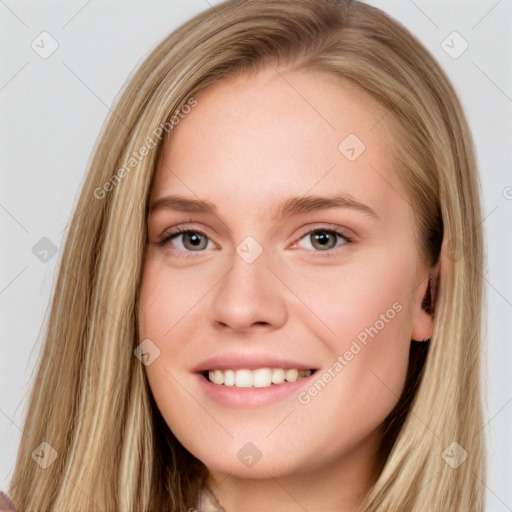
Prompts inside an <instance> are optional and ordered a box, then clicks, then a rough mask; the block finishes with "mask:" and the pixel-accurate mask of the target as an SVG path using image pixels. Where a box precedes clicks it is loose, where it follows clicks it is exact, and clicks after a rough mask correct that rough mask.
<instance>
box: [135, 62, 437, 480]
mask: <svg viewBox="0 0 512 512" xmlns="http://www.w3.org/2000/svg"><path fill="white" fill-rule="evenodd" d="M195 98H196V100H197V106H196V107H195V108H194V109H193V110H192V112H191V113H190V114H188V115H187V116H186V117H185V118H184V119H182V120H181V121H180V123H179V125H178V126H177V127H176V128H175V129H174V130H173V132H172V136H171V138H170V139H169V140H168V141H167V142H166V144H165V146H164V150H163V152H162V155H161V158H160V161H159V164H158V168H157V171H156V177H155V182H154V186H153V189H152V194H151V198H150V213H149V216H148V232H149V243H148V247H147V251H146V256H145V262H144V271H143V279H142V284H141V293H140V303H139V326H140V332H139V335H140V340H141V341H142V340H144V339H149V340H151V343H152V344H154V345H151V346H156V347H158V349H159V351H160V355H159V356H158V357H156V359H154V361H153V362H152V363H151V364H149V365H147V366H146V367H145V368H146V372H147V377H148V380H149V385H150V388H151V391H152V393H153V396H154V398H155V400H156V403H157V405H158V407H159V410H160V411H161V414H162V416H163V417H164V419H165V421H166V423H167V425H168V426H169V428H170V429H171V430H172V431H173V433H174V434H175V436H176V437H177V438H178V440H179V441H180V442H181V443H182V444H183V445H184V446H185V447H186V448H187V449H188V450H189V451H190V452H191V453H192V454H194V455H195V456H196V457H197V458H198V459H200V460H201V461H203V462H204V463H205V464H206V466H207V467H208V468H209V469H210V471H214V472H219V473H226V474H227V473H230V474H235V475H240V476H242V477H250V478H264V477H266V476H268V473H269V472H270V473H271V474H272V475H274V476H279V475H290V474H293V473H296V472H307V471H310V470H313V469H315V470H317V469H319V468H322V467H324V468H325V467H330V468H336V467H340V466H341V465H343V464H348V463H349V461H350V464H351V465H352V467H355V465H357V464H359V465H360V466H361V467H362V466H364V465H367V464H368V461H369V460H370V459H371V458H372V457H374V455H375V451H376V449H377V446H378V442H379V440H380V437H381V434H382V433H381V430H380V425H381V424H382V422H383V420H384V419H385V417H386V416H387V415H388V414H389V413H390V411H391V410H392V408H393V406H394V405H395V404H396V402H397V400H398V397H399V395H400V393H401V391H402V389H403V386H404V381H405V376H406V370H407V362H408V354H409V347H410V342H411V339H425V338H427V337H429V335H430V331H431V328H432V321H431V318H430V316H429V315H428V314H427V313H425V312H424V311H423V310H422V309H421V300H422V298H423V295H424V293H425V290H426V286H427V276H428V268H426V267H425V266H424V265H423V264H421V263H420V261H421V260H420V257H419V255H418V251H417V244H416V239H415V229H414V219H413V213H412V207H411V205H410V202H411V201H410V200H409V199H408V198H407V195H406V193H405V192H404V190H403V188H402V185H401V183H400V181H399V179H398V175H397V174H396V169H395V160H394V153H395V152H396V151H398V147H399V145H398V142H397V141H396V140H394V138H393V133H392V130H391V129H390V127H389V126H387V125H386V124H385V121H386V120H385V119H384V120H381V121H380V122H378V121H379V120H380V119H381V118H382V116H383V115H384V113H385V112H383V111H382V110H381V109H380V108H379V107H378V105H376V104H375V103H374V102H373V101H372V100H371V99H369V98H368V97H366V96H365V94H364V93H363V92H361V91H360V90H359V89H357V88H355V87H354V86H353V85H351V84H349V83H346V82H343V81H341V80H340V79H339V78H335V77H331V76H329V75H326V74H320V73H318V72H313V71H289V70H288V71H285V70H281V71H279V72H276V71H275V70H271V69H269V70H264V71H261V72H259V73H258V74H253V75H245V76H243V77H237V78H236V79H235V78H231V79H227V80H222V81H219V82H218V83H216V84H214V85H213V86H210V87H209V88H207V89H206V90H204V91H202V92H201V93H200V94H198V95H196V96H195ZM363 144H364V146H363ZM210 379H211V380H213V381H214V382H212V381H211V380H210Z"/></svg>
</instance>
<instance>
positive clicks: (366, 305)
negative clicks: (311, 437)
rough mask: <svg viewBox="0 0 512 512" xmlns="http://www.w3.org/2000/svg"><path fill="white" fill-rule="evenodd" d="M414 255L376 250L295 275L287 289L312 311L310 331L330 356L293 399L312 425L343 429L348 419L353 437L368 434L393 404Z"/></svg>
mask: <svg viewBox="0 0 512 512" xmlns="http://www.w3.org/2000/svg"><path fill="white" fill-rule="evenodd" d="M414 258H415V256H414V253H413V252H411V253H410V254H402V255H400V256H397V255H396V254H394V253H393V252H392V251H389V252H386V251H381V252H379V254H378V256H376V255H375V254H373V255H372V254H368V257H366V256H363V255H361V258H354V259H353V260H351V262H350V264H347V265H340V266H338V267H331V266H329V268H327V267H325V268H317V269H316V270H315V271H314V272H312V271H311V269H310V271H309V272H307V273H306V272H304V273H302V274H301V275H304V276H305V277H304V278H303V279H301V281H300V284H298V285H297V286H298V288H297V289H295V290H294V291H295V292H296V293H297V295H298V296H300V297H301V299H302V300H303V302H304V303H305V304H307V305H308V306H309V307H310V308H311V310H312V311H313V312H314V313H315V314H314V315H309V316H306V318H309V319H310V320H309V321H308V322H309V323H308V328H309V331H312V332H313V333H314V335H315V337H317V338H318V339H321V340H323V343H324V345H325V346H326V348H327V349H328V353H329V354H330V360H329V361H328V362H327V365H326V367H324V368H323V369H322V371H321V372H319V374H318V375H317V379H316V380H315V381H314V382H313V383H312V386H310V387H309V388H307V389H306V390H305V392H304V393H303V394H302V396H301V397H298V398H299V402H300V403H301V404H302V405H305V406H307V407H306V408H305V409H306V410H308V411H309V412H308V414H311V415H312V416H313V417H317V418H318V419H319V428H320V423H322V422H323V421H329V420H332V421H333V422H334V424H336V425H338V426H339V427H340V428H341V427H343V428H345V433H349V432H350V431H354V422H355V424H356V425H357V429H356V430H357V432H358V435H360V434H361V433H362V432H363V431H364V430H365V429H366V431H367V432H368V433H369V432H371V431H372V429H374V428H375V427H376V426H377V425H378V424H379V423H380V422H382V420H383V419H384V418H385V417H386V416H387V414H388V413H389V412H390V411H391V409H392V408H393V407H394V405H395V404H396V402H397V400H398V398H399V396H400V394H401V392H402V389H403V385H404V382H405V377H406V373H407V365H408V357H409V347H410V333H411V325H412V312H413V309H412V303H411V296H412V295H411V291H412V290H413V288H414V268H415V259H414ZM292 270H293V269H290V272H292ZM295 271H297V269H295ZM306 276H307V277H306ZM298 313H299V312H298V311H297V315H298ZM333 404H335V405H334V407H333ZM326 415H327V416H329V417H328V418H326ZM320 418H321V420H320Z"/></svg>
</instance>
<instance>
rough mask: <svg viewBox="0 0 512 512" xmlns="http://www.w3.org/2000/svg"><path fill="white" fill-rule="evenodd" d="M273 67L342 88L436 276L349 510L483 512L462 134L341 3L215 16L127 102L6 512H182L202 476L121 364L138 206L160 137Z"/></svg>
mask: <svg viewBox="0 0 512 512" xmlns="http://www.w3.org/2000/svg"><path fill="white" fill-rule="evenodd" d="M277 65H284V66H289V67H294V68H303V69H316V70H323V71H326V72H328V73H331V74H334V75H337V76H340V77H344V79H348V80H351V81H352V83H354V84H356V85H357V86H359V87H360V88H361V89H362V90H364V91H366V92H367V93H368V94H370V95H371V96H372V97H373V98H375V99H376V100H377V101H378V102H379V103H380V105H381V106H383V107H384V109H385V112H386V115H385V122H388V123H390V126H392V127H393V130H394V132H393V133H394V135H395V138H396V141H397V142H396V146H397V148H396V150H395V153H396V156H397V159H398V162H399V168H398V169H397V170H398V172H399V173H400V176H401V178H402V181H403V183H404V184H405V186H406V189H407V192H408V197H409V200H410V202H411V204H412V205H413V206H414V211H415V215H416V225H417V237H418V250H419V252H420V255H421V257H422V258H423V259H424V260H425V261H428V262H429V264H430V265H431V266H432V267H433V268H437V267H436V265H438V263H440V276H439V278H438V279H437V281H436V280H435V279H434V280H433V281H432V283H433V284H432V286H431V291H433V290H434V289H436V293H435V301H434V299H432V304H431V305H430V307H431V308H432V309H434V333H433V336H432V339H431V341H430V343H429V346H428V349H425V348H417V347H416V344H414V343H413V344H412V347H411V356H410V365H409V374H408V378H407V382H406V385H405V389H404V393H403V396H402V397H400V400H399V403H398V404H397V407H396V408H395V409H394V410H393V411H392V414H390V416H389V417H388V418H387V420H386V425H387V431H386V435H385V437H384V439H383V442H382V449H381V460H380V462H379V463H380V467H379V475H378V478H377V479H376V481H375V483H374V485H373V486H372V488H371V489H370V491H369V493H368V495H367V496H366V497H365V500H364V503H363V504H362V507H363V508H362V510H363V511H364V512H384V511H389V512H420V511H427V510H428V512H441V511H442V512H446V511H448V510H449V511H450V512H456V511H458V512H468V511H474V512H483V510H484V489H485V484H484V482H485V471H486V463H485V439H484V437H483V434H482V432H481V428H482V425H483V407H482V403H481V400H482V397H481V382H480V379H481V377H480V371H481V370H480V365H481V361H480V358H481V353H480V350H481V347H480V345H481V337H482V336H481V311H482V293H483V292H482V288H483V287H482V277H481V274H482V266H483V262H482V259H483V256H482V252H483V251H482V232H481V227H480V221H481V212H480V197H479V184H478V178H477V171H476V166H475V158H474V151H473V145H472V140H471V136H470V132H469V129H468V125H467V122H466V120H465V117H464V114H463V112H462V109H461V106H460V104H459V101H458V99H457V97H456V94H455V92H454V90H453V88H452V86H451V84H450V82H449V80H448V79H447V77H446V76H445V74H444V73H443V72H442V70H441V69H440V68H439V66H438V64H437V63H436V62H435V60H434V59H433V57H432V56H431V55H430V54H429V53H428V52H427V51H426V50H425V49H424V48H423V47H422V45H421V44H420V43H419V42H418V41H417V40H416V39H415V38H414V37H413V36H412V35H411V34H410V33H409V32H408V31H407V30H406V29H405V28H403V27H402V26H401V25H400V24H398V23H397V22H395V21H393V20H392V19H390V18H389V17H388V16H387V15H385V14H384V13H383V12H381V11H380V10H378V9H376V8H373V7H370V6H368V5H365V4H363V3H360V2H356V1H349V0H339V1H335V0H272V1H265V0H250V1H247V0H231V1H227V2H225V3H222V4H220V5H218V6H216V7H213V8H211V9H209V10H207V11H205V12H203V13H201V14H200V15H198V16H196V17H195V18H194V19H192V20H190V21H189V22H187V23H186V24H184V25H183V26H182V27H180V28H179V29H178V30H176V31H175V32H174V33H172V34H171V35H169V36H168V37H167V38H166V39H165V40H164V41H163V42H162V43H161V44H160V45H159V46H158V47H157V48H156V49H155V50H154V51H153V52H152V53H151V54H150V55H149V57H148V58H147V59H146V60H145V61H144V63H143V64H142V65H141V67H140V69H138V71H137V72H136V73H135V75H134V76H133V78H132V79H131V80H130V82H129V84H128V85H127V86H126V88H125V90H124V92H123V94H122V96H121V97H120V99H119V101H118V104H117V106H116V107H115V110H114V113H113V115H112V116H111V117H110V119H109V121H108V123H107V125H106V127H105V129H104V132H103V134H102V136H101V138H100V139H99V142H98V144H97V147H96V150H95V154H94V158H93V159H92V161H91V165H90V170H89V172H88V175H87V178H86V180H85V183H84V185H83V189H82V192H81V195H80V199H79V202H78V205H77V207H76V211H75V213H74V217H73V221H72V224H71V227H70V230H69V234H68V236H67V240H66V244H65V249H64V252H63V256H62V261H61V267H60V272H59V276H58V281H57V284H56V289H55V293H54V297H53V302H52V307H51V313H50V316H49V320H48V322H47V325H46V329H45V343H44V349H43V353H42V359H41V363H40V366H39V368H38V371H37V377H36V380H35V385H34V387H33V390H32V394H31V397H30V402H29V407H28V411H27V416H26V420H25V424H24V427H23V430H24V437H23V439H22V442H21V445H20V448H19V452H18V458H17V462H16V466H15V470H14V474H13V477H12V480H11V484H10V488H9V493H10V495H11V497H12V498H13V501H14V503H15V505H16V508H17V510H18V511H19V512H23V511H27V512H28V511H34V510H36V511H45V512H49V511H53V512H64V511H65V512H68V511H70V510H72V511H74V512H81V511H85V510H96V509H100V510H103V511H125V512H133V511H144V512H149V511H150V510H152V511H154V512H157V511H158V512H163V511H165V510H169V511H171V510H172V511H182V512H183V511H186V510H188V509H189V508H190V507H193V506H194V493H195V492H196V490H197V489H198V487H199V486H200V485H201V482H202V480H203V478H204V476H205V472H206V468H205V467H204V465H203V464H202V463H201V462H200V461H198V460H197V459H196V458H195V457H193V456H192V455H191V454H190V453H188V451H187V450H185V449H184V448H183V447H182V446H181V445H180V443H179V442H178V441H177V440H176V439H175V438H174V436H173V435H172V433H171V432H170V431H169V429H168V427H167V425H166V424H165V422H164V421H163V419H162V417H161V415H160V413H159V411H158V408H157V406H156V404H155V402H154V400H153V397H152V395H151V392H150V389H149V386H148V383H147V380H146V375H145V371H144V367H143V365H142V364H141V362H140V361H139V359H138V358H137V357H135V355H134V349H135V348H136V347H137V345H138V344H139V343H140V340H139V339H138V332H137V321H136V320H137V318H136V317H137V301H138V291H139V287H140V281H141V274H142V268H143V260H144V252H145V244H146V237H147V233H146V216H147V203H148V198H149V194H150V191H151V185H152V180H153V176H154V172H155V168H156V163H157V160H158V157H159V154H160V151H161V148H162V144H163V141H164V140H165V137H164V135H166V133H167V132H169V131H170V126H173V125H174V124H175V120H176V119H177V118H178V117H179V116H180V115H181V113H182V112H183V111H184V108H185V106H186V105H187V102H188V104H189V106H190V104H191V103H190V98H192V97H193V95H194V94H195V93H197V92H198V91H200V90H202V89H204V88H205V87H207V86H208V85H209V84H212V83H213V82H216V81H217V80H219V79H221V78H222V77H227V76H232V75H234V74H238V73H241V72H243V71H247V70H257V69H259V67H263V66H277ZM171 120H172V123H171ZM166 123H167V124H166ZM143 147H146V148H147V149H146V150H142V149H141V148H143ZM436 282H437V286H434V284H435V283H436ZM432 297H434V294H433V293H432ZM434 302H435V304H434ZM418 345H419V344H418ZM424 346H425V345H421V347H424ZM42 442H47V443H49V445H51V447H52V448H53V449H54V450H55V451H56V453H57V458H56V459H55V461H54V462H53V463H52V464H51V465H50V466H49V467H47V468H45V469H43V468H42V467H41V466H40V465H38V464H37V463H36V462H35V459H33V458H32V452H33V451H34V449H35V448H36V447H38V446H39V445H40V444H41V443H42ZM453 443H458V444H453ZM465 454H467V459H466V460H463V459H464V457H465V456H466V455H465ZM454 457H455V459H454ZM453 460H457V461H458V462H457V463H453V462H452V461H453Z"/></svg>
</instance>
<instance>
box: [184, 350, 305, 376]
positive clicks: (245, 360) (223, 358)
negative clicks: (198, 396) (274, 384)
mask: <svg viewBox="0 0 512 512" xmlns="http://www.w3.org/2000/svg"><path fill="white" fill-rule="evenodd" d="M258 368H283V369H285V370H287V369H291V368H297V370H314V369H315V368H314V367H313V366H311V365H310V364H304V363H300V362H298V361H297V360H293V359H287V358H283V357H275V356H269V355H268V354H251V355H247V354H220V355H216V356H212V357H209V358H207V359H204V360H203V361H201V362H200V363H199V364H197V365H196V366H194V367H193V368H192V371H193V372H194V373H200V372H204V371H207V370H241V369H246V370H256V369H258Z"/></svg>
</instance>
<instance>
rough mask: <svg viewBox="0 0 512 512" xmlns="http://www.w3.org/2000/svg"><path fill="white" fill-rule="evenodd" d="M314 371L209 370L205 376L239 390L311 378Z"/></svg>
mask: <svg viewBox="0 0 512 512" xmlns="http://www.w3.org/2000/svg"><path fill="white" fill-rule="evenodd" d="M312 373H313V370H299V369H297V368H289V369H284V368H257V369H254V370H248V369H240V370H219V369H216V370H209V371H207V372H205V376H206V377H207V378H208V380H209V381H210V382H212V383H213V384H217V385H219V386H233V387H237V388H268V387H271V386H278V385H280V384H284V383H285V382H296V381H298V380H301V379H303V378H305V377H309V376H310V375H311V374H312Z"/></svg>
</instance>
